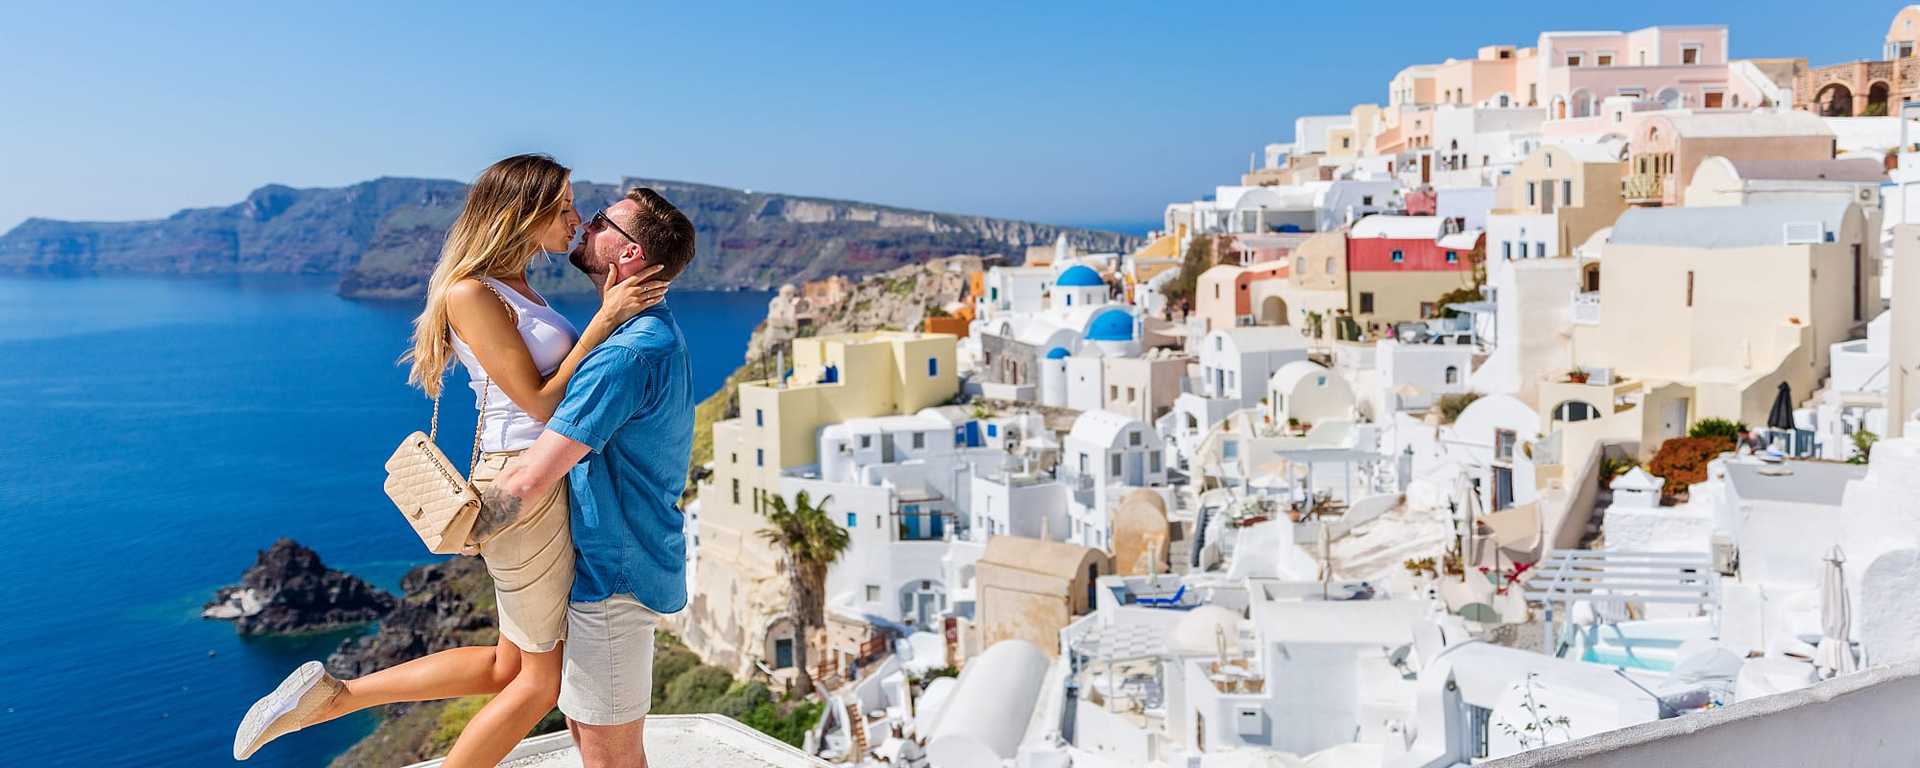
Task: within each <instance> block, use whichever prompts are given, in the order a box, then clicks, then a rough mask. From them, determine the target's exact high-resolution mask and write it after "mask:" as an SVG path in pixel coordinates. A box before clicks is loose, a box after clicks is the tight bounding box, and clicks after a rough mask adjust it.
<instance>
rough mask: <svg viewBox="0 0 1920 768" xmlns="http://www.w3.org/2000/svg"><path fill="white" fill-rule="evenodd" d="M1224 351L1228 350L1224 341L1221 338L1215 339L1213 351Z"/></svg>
mask: <svg viewBox="0 0 1920 768" xmlns="http://www.w3.org/2000/svg"><path fill="white" fill-rule="evenodd" d="M1223 349H1226V345H1225V343H1224V340H1223V339H1222V338H1221V337H1219V336H1215V337H1213V351H1215V352H1219V351H1221V350H1223Z"/></svg>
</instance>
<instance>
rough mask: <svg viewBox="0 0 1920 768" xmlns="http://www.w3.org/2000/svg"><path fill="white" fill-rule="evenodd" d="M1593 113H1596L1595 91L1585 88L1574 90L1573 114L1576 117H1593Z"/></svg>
mask: <svg viewBox="0 0 1920 768" xmlns="http://www.w3.org/2000/svg"><path fill="white" fill-rule="evenodd" d="M1593 114H1594V100H1593V92H1592V91H1588V90H1585V89H1582V90H1578V91H1574V92H1573V116H1574V117H1593Z"/></svg>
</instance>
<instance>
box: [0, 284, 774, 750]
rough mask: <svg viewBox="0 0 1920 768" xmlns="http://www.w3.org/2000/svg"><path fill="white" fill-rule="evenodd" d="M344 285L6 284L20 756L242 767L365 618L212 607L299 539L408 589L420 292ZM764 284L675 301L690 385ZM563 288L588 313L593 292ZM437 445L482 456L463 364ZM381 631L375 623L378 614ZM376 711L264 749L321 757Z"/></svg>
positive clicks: (2, 551) (731, 355) (11, 624)
mask: <svg viewBox="0 0 1920 768" xmlns="http://www.w3.org/2000/svg"><path fill="white" fill-rule="evenodd" d="M334 287H335V281H334V280H333V279H331V278H324V277H208V278H147V277H84V278H80V277H0V574H4V575H0V765H6V766H13V765H22V766H25V765H31V766H180V767H181V768H187V767H193V768H199V767H200V766H215V765H227V764H230V763H232V742H233V731H234V726H235V725H236V724H237V723H238V722H239V720H240V716H241V715H242V714H243V713H244V712H245V711H246V709H247V707H248V705H250V704H251V703H252V702H253V701H254V699H256V698H257V697H259V696H261V695H263V694H265V693H266V692H267V691H269V690H271V689H272V687H273V686H274V685H275V684H277V683H278V682H279V681H280V679H281V678H282V677H283V676H284V675H285V674H286V673H287V672H289V671H291V670H292V669H293V668H294V667H295V666H296V665H298V664H299V663H301V662H303V661H306V660H308V659H321V658H325V657H326V655H327V654H328V653H329V652H331V651H333V650H334V649H335V648H336V647H338V646H339V644H340V642H341V641H342V640H343V639H346V638H347V637H348V636H349V635H350V634H351V633H345V634H343V633H334V634H330V635H320V636H309V637H291V638H257V639H250V638H242V637H239V636H237V634H236V633H235V632H234V629H233V625H232V624H230V623H228V622H222V621H209V620H204V619H201V618H200V616H199V611H200V607H201V605H202V604H203V603H205V602H206V601H207V600H208V599H210V598H211V597H212V595H213V592H214V590H215V589H217V588H219V587H221V586H223V585H226V584H231V583H234V582H235V581H237V580H238V579H239V577H240V574H241V572H242V571H244V570H245V569H246V568H247V567H248V566H250V565H252V564H253V561H254V558H255V556H256V554H257V552H258V550H261V549H264V548H266V547H267V546H268V545H269V544H271V543H272V542H273V541H274V540H275V539H276V538H279V537H282V536H290V537H293V538H294V539H296V540H298V541H299V542H301V543H302V544H305V545H307V546H309V547H312V548H314V549H315V550H317V551H318V552H319V553H320V556H321V558H322V559H323V560H324V561H325V562H326V563H327V565H329V566H330V567H334V568H339V569H343V570H346V571H349V572H351V573H354V574H357V575H359V576H361V577H363V578H366V579H368V580H370V581H372V582H374V583H375V584H377V585H379V586H381V587H383V588H386V589H388V590H391V591H394V592H396V593H397V592H398V591H399V582H400V577H401V576H402V575H403V574H404V573H406V571H407V570H408V569H409V568H412V567H414V566H416V565H420V564H422V563H426V562H431V561H432V560H433V559H436V558H435V556H433V555H429V554H428V553H427V552H426V550H425V549H424V548H423V547H422V546H421V544H420V542H419V540H418V539H416V538H415V537H414V535H413V533H412V532H411V531H410V530H409V529H408V527H407V526H406V525H405V524H404V523H403V522H402V521H401V519H400V517H399V516H398V514H397V513H396V512H395V511H394V509H393V508H392V506H391V505H390V504H389V502H388V501H387V499H386V496H385V495H384V494H383V493H382V491H381V488H380V485H381V481H382V480H383V479H384V477H385V474H384V471H383V470H382V468H381V467H382V464H383V463H384V462H385V460H386V458H387V456H388V455H389V454H390V453H391V452H392V450H393V447H394V445H395V444H397V443H398V442H399V440H400V439H401V438H402V437H404V436H405V435H406V434H407V433H408V432H410V431H412V430H415V429H425V427H426V425H427V419H428V414H429V411H430V403H429V401H428V400H427V399H425V398H424V397H423V396H422V395H421V394H420V393H419V392H418V391H417V390H414V389H411V388H409V387H408V386H407V384H406V376H405V371H404V370H403V369H401V368H399V367H398V366H397V365H396V363H395V360H396V358H397V357H398V356H399V355H400V353H401V352H403V351H404V350H405V349H406V347H407V337H408V334H409V332H410V328H411V321H412V318H413V316H414V314H415V313H416V312H418V310H419V305H418V302H417V301H360V300H352V299H345V298H341V297H340V296H338V295H336V293H335V291H334ZM768 298H769V297H768V294H765V293H757V292H676V293H674V294H673V296H672V297H671V298H670V299H669V304H670V306H672V308H673V310H674V315H675V317H676V319H677V320H678V321H679V323H680V326H681V328H682V329H683V330H684V332H685V333H686V336H687V339H688V342H689V344H688V347H689V351H690V353H691V355H692V363H693V375H694V388H695V390H696V394H697V395H699V396H700V397H703V398H704V397H705V396H706V395H707V394H709V393H711V392H713V391H714V390H716V389H718V388H719V387H720V385H721V384H722V382H723V381H724V380H725V378H726V376H727V374H728V373H730V372H732V370H733V369H734V368H735V367H736V366H738V365H739V364H740V362H741V358H742V355H743V353H744V351H745V349H746V343H747V338H748V336H749V334H750V333H751V332H752V330H753V327H754V326H755V325H756V324H758V322H759V321H760V319H761V318H762V317H764V316H765V313H766V302H767V300H768ZM553 303H554V305H555V306H556V307H557V308H559V309H560V310H561V312H562V313H563V314H565V315H567V316H568V317H569V318H571V319H573V320H574V321H575V322H576V324H584V323H585V321H586V320H587V318H589V317H591V316H592V313H593V310H594V307H595V303H594V301H593V299H592V298H591V297H581V298H577V299H569V298H559V299H556V300H555V301H554V302H553ZM442 409H443V414H445V418H443V422H444V426H445V429H444V431H443V432H442V433H441V436H440V440H441V445H442V446H443V447H444V448H445V450H446V451H447V453H448V455H450V456H452V457H454V458H455V459H456V460H464V459H465V458H466V452H467V449H468V448H467V447H468V446H470V445H471V441H472V428H473V420H472V414H473V397H472V391H471V390H470V389H468V388H467V387H466V386H465V378H464V376H463V375H461V374H459V373H455V374H454V375H453V376H451V377H450V378H449V387H448V395H447V397H446V399H445V400H444V401H443V403H442ZM363 631H364V630H363ZM373 722H374V721H373V718H372V717H371V716H370V715H359V716H354V717H348V718H343V719H341V720H336V721H334V722H332V723H328V724H325V725H322V726H319V727H316V728H312V729H309V730H307V731H303V732H300V733H296V734H293V735H291V736H288V737H284V738H282V739H280V740H279V741H277V742H275V743H273V744H271V745H269V746H268V747H267V748H266V749H263V750H262V751H261V752H260V753H259V754H257V755H255V756H254V757H253V759H252V760H250V761H248V764H250V765H260V766H273V767H277V768H314V767H316V766H324V765H326V764H327V762H328V761H329V760H331V759H332V758H333V757H334V756H335V755H338V754H339V753H340V752H342V751H344V750H345V749H346V748H347V747H349V746H351V745H352V744H353V743H354V742H355V741H357V740H359V739H360V738H361V737H362V736H364V735H366V734H367V733H368V732H369V731H370V730H371V729H372V727H373Z"/></svg>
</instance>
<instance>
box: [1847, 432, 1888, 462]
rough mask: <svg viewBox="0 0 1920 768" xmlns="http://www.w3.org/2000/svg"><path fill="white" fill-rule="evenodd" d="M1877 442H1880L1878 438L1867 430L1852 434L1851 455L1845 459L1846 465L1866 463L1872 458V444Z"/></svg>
mask: <svg viewBox="0 0 1920 768" xmlns="http://www.w3.org/2000/svg"><path fill="white" fill-rule="evenodd" d="M1877 442H1880V436H1879V435H1876V434H1874V433H1872V432H1870V431H1868V430H1864V429H1863V430H1860V431H1858V432H1855V433H1853V455H1852V456H1848V457H1847V463H1848V464H1865V463H1867V462H1868V461H1869V460H1871V459H1872V458H1873V444H1874V443H1877Z"/></svg>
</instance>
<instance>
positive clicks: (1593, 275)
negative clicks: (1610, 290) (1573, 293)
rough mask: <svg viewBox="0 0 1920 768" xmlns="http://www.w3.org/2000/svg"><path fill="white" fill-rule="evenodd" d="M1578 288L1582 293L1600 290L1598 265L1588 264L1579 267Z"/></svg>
mask: <svg viewBox="0 0 1920 768" xmlns="http://www.w3.org/2000/svg"><path fill="white" fill-rule="evenodd" d="M1580 290H1581V292H1582V293H1596V292H1598V291H1599V290H1600V265H1598V264H1588V265H1586V266H1584V267H1581V268H1580Z"/></svg>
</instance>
